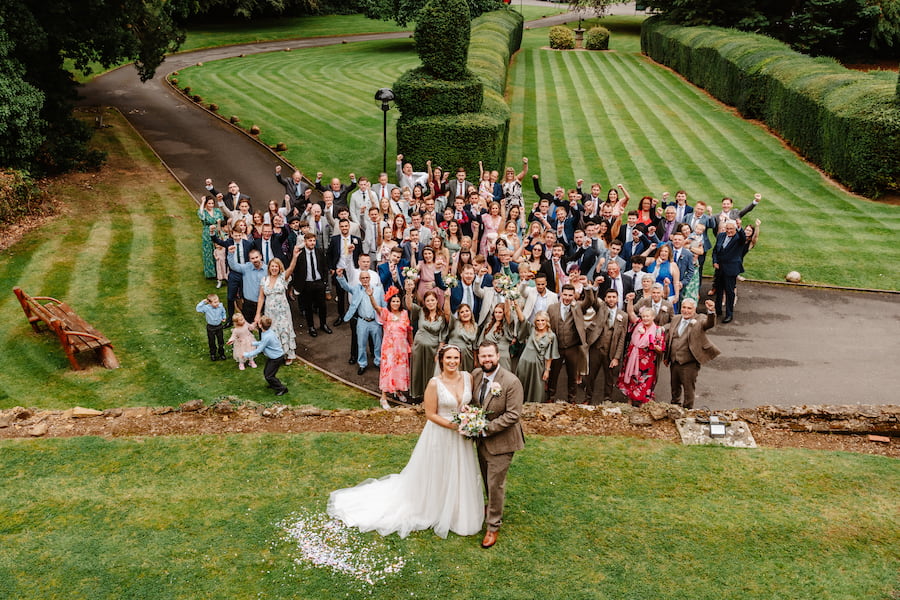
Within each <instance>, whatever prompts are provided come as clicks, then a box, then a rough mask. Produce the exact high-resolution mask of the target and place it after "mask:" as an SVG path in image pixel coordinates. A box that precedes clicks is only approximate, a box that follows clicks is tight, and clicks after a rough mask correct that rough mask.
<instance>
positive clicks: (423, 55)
mask: <svg viewBox="0 0 900 600" xmlns="http://www.w3.org/2000/svg"><path fill="white" fill-rule="evenodd" d="M471 30H472V26H471V18H470V17H469V7H468V6H467V5H466V0H428V2H427V3H426V4H425V6H424V7H422V10H421V11H419V18H418V19H417V20H416V32H415V39H416V52H418V54H419V58H420V59H421V60H422V65H423V66H424V67H425V68H426V69H427V70H428V71H430V72H431V73H432V74H434V75H435V76H437V77H439V78H440V79H459V78H461V77H463V76H465V74H466V61H467V60H468V58H469V37H470V36H471Z"/></svg>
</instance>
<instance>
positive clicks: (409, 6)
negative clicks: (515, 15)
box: [357, 0, 503, 27]
mask: <svg viewBox="0 0 900 600" xmlns="http://www.w3.org/2000/svg"><path fill="white" fill-rule="evenodd" d="M425 2H426V0H360V1H359V3H358V5H357V6H358V8H359V10H360V11H361V12H362V13H363V14H364V15H366V16H367V17H369V18H370V19H379V20H382V21H396V22H397V24H398V25H400V26H401V27H406V26H407V25H408V24H409V23H411V22H413V21H415V20H416V16H417V15H418V14H419V11H420V10H422V7H423V6H425ZM465 2H466V4H468V5H469V14H470V15H471V18H472V19H474V18H475V17H477V16H479V15H481V14H482V13H486V12H490V11H492V10H499V9H500V8H502V7H503V3H502V2H501V1H500V0H465Z"/></svg>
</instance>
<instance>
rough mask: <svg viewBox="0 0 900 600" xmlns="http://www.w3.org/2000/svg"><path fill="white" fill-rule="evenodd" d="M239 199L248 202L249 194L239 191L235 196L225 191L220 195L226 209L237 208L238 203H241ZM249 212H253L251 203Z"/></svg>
mask: <svg viewBox="0 0 900 600" xmlns="http://www.w3.org/2000/svg"><path fill="white" fill-rule="evenodd" d="M241 200H246V201H247V202H250V196H248V195H247V194H244V193H239V194H238V195H237V197H235V196H234V195H232V194H229V193H226V194H225V195H223V196H222V202H224V203H225V206H227V207H228V210H237V208H238V204H240V203H241ZM250 213H251V214H252V213H253V204H252V203H251V204H250Z"/></svg>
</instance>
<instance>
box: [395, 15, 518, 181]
mask: <svg viewBox="0 0 900 600" xmlns="http://www.w3.org/2000/svg"><path fill="white" fill-rule="evenodd" d="M522 30H523V19H522V16H521V15H520V14H519V13H517V12H515V11H512V10H500V11H496V12H492V13H486V14H484V15H482V16H480V17H478V18H477V19H475V20H474V21H472V38H471V39H472V41H471V43H470V44H469V60H468V64H467V66H468V69H469V71H470V72H471V73H473V74H474V75H476V76H477V77H478V78H479V79H480V80H481V83H482V84H483V89H484V93H483V103H482V106H481V109H480V110H478V111H469V112H462V113H460V114H455V115H453V114H445V113H444V114H427V113H426V112H425V111H427V110H431V109H433V108H434V107H435V105H437V107H438V108H443V107H444V106H446V105H447V104H449V103H450V102H451V100H449V99H448V100H447V102H443V101H440V100H429V101H428V102H427V106H426V107H425V110H424V111H423V105H426V103H425V102H422V101H421V100H420V99H421V98H423V97H429V94H431V93H434V90H435V87H436V86H435V85H434V84H433V83H429V84H428V86H425V87H421V88H417V87H416V85H415V84H416V81H419V80H420V78H419V77H417V76H416V75H410V73H414V72H415V71H416V69H413V71H408V72H407V73H404V74H403V75H402V76H401V77H400V79H399V80H398V81H397V83H395V84H394V89H395V91H396V90H398V89H400V90H402V91H401V92H400V93H398V94H397V99H398V106H399V107H400V112H401V114H400V119H399V120H398V122H397V149H398V152H400V153H401V154H403V155H404V156H405V157H406V159H407V160H409V161H410V162H412V164H413V166H414V167H415V168H416V169H417V170H424V166H425V162H426V161H427V160H432V161H433V163H434V164H435V165H440V166H442V167H444V168H445V169H450V170H456V169H457V168H458V167H463V168H464V169H466V170H467V171H470V172H473V171H474V172H476V173H477V172H478V161H479V160H481V161H483V162H484V167H485V168H486V169H501V168H502V167H503V165H504V163H505V161H506V143H507V140H508V137H509V114H510V113H509V106H508V105H507V104H506V102H505V101H504V99H503V93H504V91H505V90H506V77H507V70H508V67H509V60H510V58H511V57H512V55H513V53H514V52H515V51H516V50H518V49H519V46H520V45H521V42H522ZM420 82H421V83H422V84H423V85H424V84H425V83H426V82H425V81H424V80H421V81H420ZM446 83H447V84H451V83H452V82H446ZM404 98H406V99H412V102H410V101H404V100H403V99H404ZM442 112H443V111H442Z"/></svg>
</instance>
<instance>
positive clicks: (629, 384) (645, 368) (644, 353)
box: [616, 294, 666, 406]
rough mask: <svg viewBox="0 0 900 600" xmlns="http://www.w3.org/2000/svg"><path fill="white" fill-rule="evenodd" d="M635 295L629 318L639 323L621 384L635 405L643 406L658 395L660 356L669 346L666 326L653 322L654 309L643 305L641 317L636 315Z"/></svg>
mask: <svg viewBox="0 0 900 600" xmlns="http://www.w3.org/2000/svg"><path fill="white" fill-rule="evenodd" d="M633 298H634V296H633V294H628V304H627V308H628V318H629V319H630V320H631V322H632V323H637V325H635V328H634V332H633V333H632V334H631V344H630V345H629V346H628V351H627V352H626V353H625V362H624V364H623V365H622V370H621V371H620V372H619V381H618V383H617V385H616V386H617V387H618V388H619V389H620V390H621V391H622V393H623V394H625V397H626V398H628V399H629V400H630V401H631V405H632V406H640V405H641V404H644V403H645V402H650V401H652V400H653V399H654V398H655V395H654V393H653V388H654V387H655V386H656V356H657V354H662V353H663V351H665V349H666V340H665V336H664V333H663V328H662V327H659V326H657V325H656V323H654V322H653V309H652V308H650V307H649V306H644V307H642V308H641V316H640V318H638V317H637V316H636V315H635V314H634V304H633V303H632V301H633Z"/></svg>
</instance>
